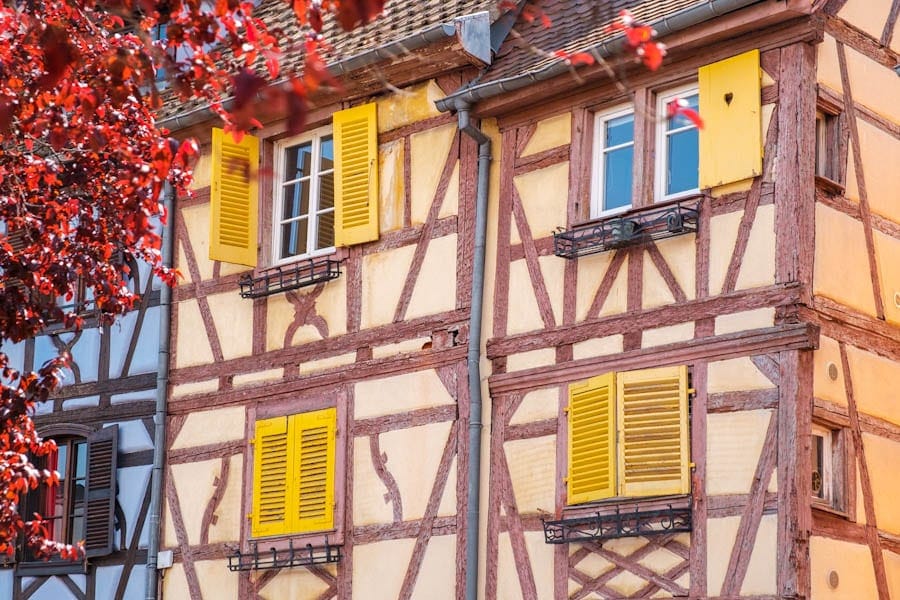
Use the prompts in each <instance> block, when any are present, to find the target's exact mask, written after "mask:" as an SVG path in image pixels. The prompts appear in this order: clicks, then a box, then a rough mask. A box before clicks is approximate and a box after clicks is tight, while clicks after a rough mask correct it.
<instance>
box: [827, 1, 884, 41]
mask: <svg viewBox="0 0 900 600" xmlns="http://www.w3.org/2000/svg"><path fill="white" fill-rule="evenodd" d="M890 11H891V3H890V2H889V1H888V0H848V1H847V3H846V4H844V7H843V8H841V10H840V11H839V12H838V16H839V17H840V18H842V19H844V20H845V21H847V22H849V23H852V24H854V25H856V26H857V27H859V28H860V29H862V30H863V31H865V32H866V33H868V34H869V35H870V36H872V37H873V38H875V39H876V40H877V39H879V38H880V37H881V31H882V30H883V29H884V23H885V21H887V18H888V13H889V12H890Z"/></svg>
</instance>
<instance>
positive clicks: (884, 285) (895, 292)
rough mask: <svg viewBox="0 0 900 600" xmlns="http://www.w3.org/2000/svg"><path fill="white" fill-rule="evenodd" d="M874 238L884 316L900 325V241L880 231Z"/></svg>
mask: <svg viewBox="0 0 900 600" xmlns="http://www.w3.org/2000/svg"><path fill="white" fill-rule="evenodd" d="M898 164H900V162H898ZM898 191H900V190H898ZM897 221H900V216H898V218H897ZM874 237H875V257H876V259H877V261H878V277H879V280H880V281H881V294H882V298H883V302H882V303H883V304H884V316H885V319H886V320H887V322H888V323H893V324H895V325H900V240H898V239H896V238H893V237H890V236H887V235H885V234H883V233H881V232H880V231H875V232H874Z"/></svg>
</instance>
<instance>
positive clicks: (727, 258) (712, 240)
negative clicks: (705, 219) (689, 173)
mask: <svg viewBox="0 0 900 600" xmlns="http://www.w3.org/2000/svg"><path fill="white" fill-rule="evenodd" d="M743 216H744V211H734V212H730V213H725V214H724V215H713V217H712V218H710V220H709V292H710V294H711V295H715V294H718V293H720V292H721V291H722V285H723V284H724V283H725V274H726V273H727V272H728V265H729V264H730V263H731V255H732V254H733V253H734V243H735V241H736V240H737V233H738V226H739V225H740V224H741V218H742V217H743Z"/></svg>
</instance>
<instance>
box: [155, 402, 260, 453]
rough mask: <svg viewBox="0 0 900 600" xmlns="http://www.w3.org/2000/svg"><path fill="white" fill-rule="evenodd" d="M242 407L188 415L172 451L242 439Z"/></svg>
mask: <svg viewBox="0 0 900 600" xmlns="http://www.w3.org/2000/svg"><path fill="white" fill-rule="evenodd" d="M244 417H245V415H244V407H243V406H234V407H230V408H220V409H217V410H205V411H199V412H192V413H190V414H188V416H187V418H186V419H185V421H184V425H183V426H182V427H181V431H180V432H179V433H178V437H177V438H175V441H174V442H173V443H172V450H178V449H181V448H194V447H196V446H203V445H206V444H215V443H218V442H227V441H230V440H242V439H244Z"/></svg>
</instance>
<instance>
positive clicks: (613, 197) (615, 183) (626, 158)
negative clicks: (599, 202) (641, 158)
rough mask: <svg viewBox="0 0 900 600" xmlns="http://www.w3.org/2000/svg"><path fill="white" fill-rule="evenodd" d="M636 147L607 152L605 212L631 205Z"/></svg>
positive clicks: (604, 177)
mask: <svg viewBox="0 0 900 600" xmlns="http://www.w3.org/2000/svg"><path fill="white" fill-rule="evenodd" d="M633 158H634V146H626V147H624V148H619V149H618V150H612V151H611V152H607V153H606V155H605V156H604V164H603V210H611V209H614V208H621V207H623V206H628V205H630V204H631V173H632V171H631V165H632V162H633Z"/></svg>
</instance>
